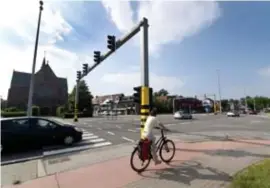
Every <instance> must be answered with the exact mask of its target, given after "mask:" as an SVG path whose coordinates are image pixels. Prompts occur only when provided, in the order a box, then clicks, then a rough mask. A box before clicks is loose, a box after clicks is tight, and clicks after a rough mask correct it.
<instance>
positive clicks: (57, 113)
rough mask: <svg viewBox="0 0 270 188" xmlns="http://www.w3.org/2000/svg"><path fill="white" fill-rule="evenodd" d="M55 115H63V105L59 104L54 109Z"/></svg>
mask: <svg viewBox="0 0 270 188" xmlns="http://www.w3.org/2000/svg"><path fill="white" fill-rule="evenodd" d="M56 115H57V116H58V117H63V116H64V107H63V106H59V107H57V109H56Z"/></svg>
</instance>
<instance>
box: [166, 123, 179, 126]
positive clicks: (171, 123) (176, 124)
mask: <svg viewBox="0 0 270 188" xmlns="http://www.w3.org/2000/svg"><path fill="white" fill-rule="evenodd" d="M173 125H177V124H175V123H171V124H166V125H165V126H168V127H170V126H173Z"/></svg>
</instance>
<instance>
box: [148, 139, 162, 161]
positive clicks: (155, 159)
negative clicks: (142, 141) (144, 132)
mask: <svg viewBox="0 0 270 188" xmlns="http://www.w3.org/2000/svg"><path fill="white" fill-rule="evenodd" d="M150 140H151V141H152V144H151V154H152V157H153V160H154V161H155V164H156V165H157V164H160V163H161V161H160V160H158V156H157V149H156V144H155V141H156V137H155V136H154V135H151V136H150Z"/></svg>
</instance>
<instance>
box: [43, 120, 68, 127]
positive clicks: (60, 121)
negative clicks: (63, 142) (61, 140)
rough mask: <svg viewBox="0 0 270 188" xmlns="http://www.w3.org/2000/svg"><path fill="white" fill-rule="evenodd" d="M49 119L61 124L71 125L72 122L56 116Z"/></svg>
mask: <svg viewBox="0 0 270 188" xmlns="http://www.w3.org/2000/svg"><path fill="white" fill-rule="evenodd" d="M48 120H50V121H52V122H55V123H57V124H59V125H61V126H63V125H71V123H69V122H68V121H65V120H62V119H58V118H57V119H56V118H49V119H48Z"/></svg>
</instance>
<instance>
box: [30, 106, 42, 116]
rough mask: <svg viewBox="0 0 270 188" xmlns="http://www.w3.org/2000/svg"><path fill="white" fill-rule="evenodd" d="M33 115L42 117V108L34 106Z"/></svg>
mask: <svg viewBox="0 0 270 188" xmlns="http://www.w3.org/2000/svg"><path fill="white" fill-rule="evenodd" d="M32 115H33V116H39V115H40V108H39V107H38V106H32Z"/></svg>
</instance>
